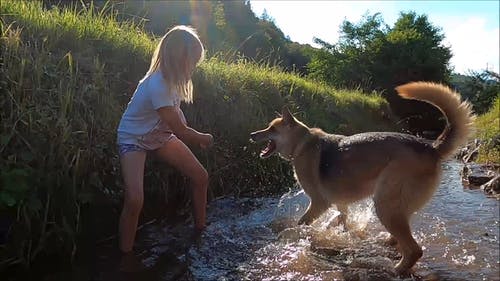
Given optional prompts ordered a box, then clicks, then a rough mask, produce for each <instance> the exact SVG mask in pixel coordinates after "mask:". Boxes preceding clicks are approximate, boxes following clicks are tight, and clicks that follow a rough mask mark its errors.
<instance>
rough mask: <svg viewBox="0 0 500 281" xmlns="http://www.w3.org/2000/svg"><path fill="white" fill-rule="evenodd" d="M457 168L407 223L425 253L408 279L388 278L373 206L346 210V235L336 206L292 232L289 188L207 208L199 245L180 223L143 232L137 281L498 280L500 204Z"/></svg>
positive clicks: (299, 200)
mask: <svg viewBox="0 0 500 281" xmlns="http://www.w3.org/2000/svg"><path fill="white" fill-rule="evenodd" d="M461 167H462V165H461V164H460V163H458V162H447V163H444V164H443V169H444V173H443V178H442V180H441V185H440V187H439V188H438V190H437V192H436V194H435V195H434V197H433V198H432V200H431V201H430V202H429V203H428V204H427V205H426V206H425V207H424V208H423V209H422V210H421V211H420V212H418V213H417V214H416V215H415V216H414V217H413V220H412V227H413V228H412V231H413V233H414V236H415V237H416V239H417V242H418V243H419V244H420V245H421V246H422V247H423V251H424V255H423V257H422V258H421V259H420V261H419V262H418V263H417V264H416V266H415V267H414V272H413V274H412V275H411V276H408V277H404V278H399V277H396V276H394V273H393V272H392V267H393V265H394V264H395V263H396V262H397V261H398V260H399V258H400V256H399V254H398V253H397V251H396V250H395V248H392V247H389V246H386V245H385V244H384V241H385V239H386V238H387V237H388V233H387V232H386V231H385V229H384V228H383V226H382V225H381V224H380V222H379V221H378V219H377V217H376V215H375V213H374V210H373V205H372V203H371V201H370V200H365V201H363V202H359V203H358V204H356V205H354V206H351V208H350V212H351V217H350V219H349V221H348V224H349V225H350V227H351V231H349V232H346V231H344V229H343V227H342V226H337V225H336V224H335V222H336V216H337V215H338V212H337V211H336V210H335V208H332V209H330V210H329V211H328V212H327V213H325V214H324V215H323V216H321V217H320V218H319V219H318V220H317V221H316V222H315V223H314V224H313V225H312V226H297V225H296V221H297V220H298V218H299V217H300V216H301V215H302V214H303V212H304V211H305V208H306V206H307V204H308V201H309V199H308V198H307V196H305V195H304V193H303V192H302V191H300V189H298V188H297V187H292V188H291V190H290V191H289V192H288V193H286V194H284V195H283V196H281V197H276V198H259V199H234V198H221V199H218V200H214V201H212V202H211V203H210V205H209V209H208V222H209V225H208V227H207V230H206V233H205V234H204V235H203V237H202V239H201V240H200V241H198V243H194V244H190V242H189V239H188V237H189V227H188V226H185V225H180V226H176V227H173V226H166V225H162V224H161V223H160V224H151V225H148V226H146V227H144V228H143V229H142V230H141V233H140V237H139V242H138V249H140V250H141V257H142V260H143V262H144V263H145V264H146V265H148V266H149V267H150V272H149V275H147V276H146V275H143V276H142V277H139V278H137V280H500V277H499V270H500V269H499V240H498V239H499V224H500V218H499V201H497V200H495V199H492V198H487V197H486V196H485V195H484V194H483V193H482V191H481V190H470V189H465V188H464V186H463V185H462V182H461V179H460V169H461ZM102 258H103V259H105V258H104V257H102ZM104 263H106V262H104ZM100 276H101V278H98V279H103V280H104V279H107V278H106V277H105V276H106V274H105V272H104V271H101V272H100ZM108 276H109V275H108Z"/></svg>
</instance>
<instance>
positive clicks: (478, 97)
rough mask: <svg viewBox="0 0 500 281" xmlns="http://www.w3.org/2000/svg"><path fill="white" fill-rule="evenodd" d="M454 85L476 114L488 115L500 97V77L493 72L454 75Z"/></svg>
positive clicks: (471, 72)
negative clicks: (496, 99)
mask: <svg viewBox="0 0 500 281" xmlns="http://www.w3.org/2000/svg"><path fill="white" fill-rule="evenodd" d="M451 83H452V85H453V86H454V87H455V88H456V89H457V90H458V92H460V94H461V95H462V97H463V98H464V99H467V100H468V101H469V102H470V103H471V104H472V107H473V109H474V112H475V113H476V114H478V115H479V114H484V113H486V112H487V111H488V110H489V109H490V108H491V106H492V104H493V102H494V100H495V98H497V97H498V96H500V75H499V74H498V73H495V72H493V71H489V70H483V71H481V72H477V71H470V72H469V74H468V75H453V76H452V82H451Z"/></svg>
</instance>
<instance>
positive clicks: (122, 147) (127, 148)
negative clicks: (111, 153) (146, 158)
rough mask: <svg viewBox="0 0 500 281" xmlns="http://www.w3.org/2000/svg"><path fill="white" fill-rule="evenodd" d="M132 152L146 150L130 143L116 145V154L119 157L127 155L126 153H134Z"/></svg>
mask: <svg viewBox="0 0 500 281" xmlns="http://www.w3.org/2000/svg"><path fill="white" fill-rule="evenodd" d="M134 151H140V152H142V151H146V149H144V148H142V147H140V146H138V145H137V144H130V143H119V144H118V153H119V154H120V156H121V155H123V154H125V153H127V152H134Z"/></svg>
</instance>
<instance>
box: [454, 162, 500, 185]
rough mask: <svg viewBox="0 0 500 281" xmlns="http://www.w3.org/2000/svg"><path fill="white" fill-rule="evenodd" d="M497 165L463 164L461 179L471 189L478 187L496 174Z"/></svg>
mask: <svg viewBox="0 0 500 281" xmlns="http://www.w3.org/2000/svg"><path fill="white" fill-rule="evenodd" d="M498 169H499V165H498V164H476V163H470V164H465V165H464V167H463V169H462V179H463V180H464V181H465V182H467V183H468V184H469V185H472V186H473V187H474V186H476V187H479V186H481V185H483V184H485V183H487V182H488V181H490V180H491V179H493V178H494V177H495V176H496V175H497V174H498V172H497V171H498Z"/></svg>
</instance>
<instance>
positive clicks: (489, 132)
mask: <svg viewBox="0 0 500 281" xmlns="http://www.w3.org/2000/svg"><path fill="white" fill-rule="evenodd" d="M475 125H476V138H478V139H480V140H482V141H483V145H482V146H481V147H480V148H479V155H478V159H477V161H478V162H480V163H496V164H500V96H497V98H496V99H495V100H494V102H493V105H492V106H491V108H490V110H489V111H488V112H486V113H484V114H483V115H480V116H478V117H477V119H476V121H475Z"/></svg>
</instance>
